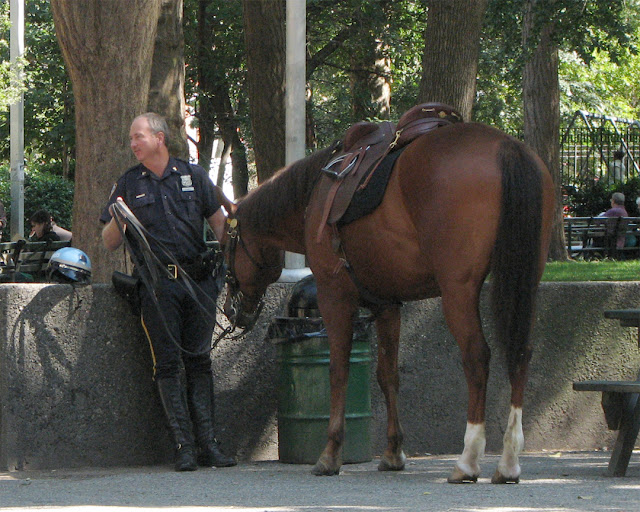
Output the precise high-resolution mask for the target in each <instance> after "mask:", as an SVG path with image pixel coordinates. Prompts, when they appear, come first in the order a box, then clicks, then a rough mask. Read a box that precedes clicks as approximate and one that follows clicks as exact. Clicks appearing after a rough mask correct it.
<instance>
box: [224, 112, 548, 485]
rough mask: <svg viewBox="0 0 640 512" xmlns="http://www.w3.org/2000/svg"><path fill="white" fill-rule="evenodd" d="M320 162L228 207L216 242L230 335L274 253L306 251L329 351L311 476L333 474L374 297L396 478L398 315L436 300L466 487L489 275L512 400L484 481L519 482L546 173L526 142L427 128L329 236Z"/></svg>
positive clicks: (480, 386) (476, 433) (478, 409)
mask: <svg viewBox="0 0 640 512" xmlns="http://www.w3.org/2000/svg"><path fill="white" fill-rule="evenodd" d="M331 156H332V150H331V148H328V149H324V150H320V151H317V152H315V153H314V154H312V155H310V156H309V157H307V158H304V159H302V160H300V161H297V162H295V163H293V164H292V165H290V166H288V167H286V168H284V169H282V170H281V171H280V172H279V173H277V174H276V175H275V176H273V177H272V178H271V179H270V180H268V181H266V182H265V183H264V184H262V185H261V186H259V187H258V188H256V189H255V190H253V191H252V192H251V193H250V194H249V195H248V196H246V198H245V199H243V200H242V201H241V202H240V203H239V204H238V205H237V209H236V208H233V209H234V210H235V213H234V215H233V216H232V217H233V218H230V222H231V226H232V228H231V229H230V231H229V234H230V236H231V240H232V242H233V243H230V244H227V246H228V247H231V246H232V247H233V248H232V250H228V252H227V258H228V260H227V263H228V265H229V268H230V272H229V276H228V278H229V288H228V296H227V302H226V304H225V311H226V313H227V315H228V316H229V318H230V320H231V321H232V322H234V323H235V324H237V325H240V326H241V325H243V324H248V323H250V322H251V321H252V320H253V317H255V312H256V311H257V310H259V308H258V304H259V303H260V301H261V297H262V295H263V294H264V292H265V290H266V288H267V286H268V285H269V284H270V283H272V282H274V281H276V280H277V279H278V277H279V275H280V272H281V268H282V251H283V250H286V251H291V252H296V253H303V254H306V255H307V258H308V261H309V266H310V268H311V270H312V271H313V274H314V275H315V278H316V283H317V293H318V304H319V308H320V311H321V314H322V317H323V319H324V323H325V325H326V329H327V333H328V337H329V344H330V358H331V363H330V375H331V377H330V379H331V383H330V384H331V409H330V421H329V429H328V443H327V445H326V448H325V449H324V451H323V452H322V454H321V455H320V458H319V459H318V461H317V463H316V465H315V466H314V468H313V473H314V474H317V475H334V474H337V473H338V472H339V470H340V466H341V463H342V462H341V448H342V443H343V440H344V428H345V395H346V388H347V377H348V372H349V355H350V350H351V340H352V334H353V330H352V319H353V318H354V316H355V315H356V313H357V310H358V307H359V305H361V304H362V300H363V297H364V298H368V299H369V300H368V304H369V305H371V304H372V301H371V300H370V298H371V297H374V298H376V301H375V303H376V305H375V307H372V311H373V313H374V316H375V323H376V330H377V335H378V366H377V379H378V383H379V385H380V388H381V389H382V392H383V394H384V397H385V400H386V406H387V440H388V444H387V447H386V449H385V451H384V454H383V455H382V457H381V461H380V464H379V468H378V469H379V470H381V471H385V470H401V469H403V468H404V465H405V459H406V457H405V455H404V453H403V450H402V441H403V432H402V428H401V426H400V421H399V419H398V411H397V408H398V406H397V399H398V384H399V382H398V343H399V333H400V309H399V306H400V303H401V301H410V300H419V299H425V298H429V297H438V296H441V297H442V309H443V312H444V316H445V319H446V321H447V325H448V327H449V329H450V331H451V333H452V334H453V336H454V337H455V339H456V341H457V343H458V345H459V347H460V351H461V353H462V361H463V367H464V372H465V376H466V379H467V385H468V390H469V403H468V411H467V428H466V433H465V436H464V450H463V452H462V455H461V456H460V458H459V459H458V461H457V463H456V465H455V468H454V470H453V472H452V474H451V476H450V477H449V482H452V483H461V482H475V481H476V480H477V478H478V475H479V474H480V467H479V464H478V462H479V459H480V458H481V457H482V456H483V454H484V448H485V400H486V390H487V379H488V371H489V358H490V350H489V347H488V345H487V343H486V341H485V338H484V335H483V332H482V326H481V320H480V314H479V306H478V302H479V295H480V290H481V287H482V285H483V283H484V281H485V278H487V275H488V274H489V273H491V276H490V281H491V285H492V290H493V292H492V305H493V313H494V317H495V324H496V330H497V332H496V337H497V339H498V341H499V342H500V343H501V344H503V345H504V346H505V347H506V354H507V359H508V373H509V379H510V382H511V389H512V391H511V410H510V414H509V419H508V423H507V428H506V432H505V434H504V448H503V453H502V457H501V459H500V461H499V463H498V468H497V470H496V472H495V474H494V476H493V479H492V482H494V483H507V482H518V481H519V477H520V465H519V462H518V454H519V453H520V451H521V450H522V448H523V444H524V437H523V433H522V403H523V393H524V387H525V383H526V379H527V370H528V364H529V359H530V355H531V348H530V343H529V335H530V328H531V324H532V322H533V308H534V300H535V295H536V291H537V287H538V283H539V280H540V276H541V274H542V271H543V269H544V265H545V261H546V257H547V251H548V246H549V238H550V226H551V219H552V210H553V203H554V200H553V196H554V192H553V185H552V179H551V176H550V174H549V172H548V170H547V169H546V168H545V166H544V164H543V163H542V162H541V160H540V159H539V158H538V157H537V156H536V155H535V154H534V153H533V152H532V151H531V150H530V149H528V148H527V147H526V146H525V145H524V144H522V143H521V142H519V141H517V140H515V139H514V138H512V137H510V136H508V135H505V134H504V133H502V132H500V131H498V130H496V129H494V128H491V127H489V126H485V125H482V124H476V123H468V124H467V123H458V124H453V125H450V126H446V127H442V128H438V129H436V130H433V131H431V132H429V133H427V134H425V135H422V136H420V137H418V138H417V139H416V140H414V141H413V142H412V143H410V144H409V146H408V147H407V148H406V149H405V151H404V153H402V154H401V156H400V157H399V158H398V160H397V162H396V165H395V167H394V170H393V172H392V174H391V177H390V180H389V183H388V185H387V188H386V191H385V194H384V197H383V199H382V202H381V204H380V205H379V206H378V207H377V208H376V209H375V210H374V211H373V212H372V213H370V214H368V215H366V216H364V217H361V218H360V219H358V220H355V221H353V222H351V223H349V224H346V225H344V226H342V227H340V228H336V229H334V228H333V227H332V226H322V223H323V219H324V218H325V217H324V216H323V210H324V208H325V205H324V203H325V201H324V199H323V198H320V197H318V196H319V194H320V193H319V187H318V186H317V183H318V180H319V176H320V175H321V174H322V173H321V168H322V167H323V166H324V165H325V164H326V163H327V161H328V160H329V159H330V158H331ZM336 240H339V242H340V243H339V246H337V244H336Z"/></svg>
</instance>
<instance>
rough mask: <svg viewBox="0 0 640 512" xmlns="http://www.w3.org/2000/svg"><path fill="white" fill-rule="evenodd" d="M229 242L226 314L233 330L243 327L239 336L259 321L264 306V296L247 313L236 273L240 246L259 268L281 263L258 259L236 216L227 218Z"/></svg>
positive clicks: (264, 268)
mask: <svg viewBox="0 0 640 512" xmlns="http://www.w3.org/2000/svg"><path fill="white" fill-rule="evenodd" d="M227 226H228V228H227V238H228V240H227V243H226V244H225V260H226V261H227V262H228V263H227V274H226V277H225V282H226V283H227V286H228V291H227V293H228V300H229V304H228V310H227V311H225V316H226V317H227V320H229V323H230V324H231V329H232V331H235V330H236V329H241V333H240V334H238V335H237V336H238V337H240V336H242V335H244V334H245V333H247V332H249V331H250V330H251V329H253V327H254V326H255V324H256V322H257V321H258V317H259V316H260V313H261V312H262V308H263V307H264V297H260V299H259V300H258V303H257V305H256V307H255V308H254V310H253V312H251V313H247V312H246V311H245V308H244V307H243V303H244V301H245V299H246V296H245V294H244V293H243V292H242V290H240V281H239V279H238V276H237V275H236V268H235V260H236V253H237V250H238V247H240V248H241V249H242V250H243V251H244V253H245V255H246V256H247V258H248V259H249V261H250V262H251V264H252V265H253V266H254V267H255V268H257V269H258V270H268V269H273V268H276V267H278V268H281V265H280V264H278V265H270V264H264V263H261V262H260V261H258V259H256V258H255V257H254V256H253V255H252V254H251V252H250V251H249V248H248V247H247V245H246V244H245V243H244V240H243V239H242V237H241V236H240V225H239V222H238V219H237V218H236V217H229V218H227Z"/></svg>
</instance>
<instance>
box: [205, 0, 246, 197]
mask: <svg viewBox="0 0 640 512" xmlns="http://www.w3.org/2000/svg"><path fill="white" fill-rule="evenodd" d="M210 3H211V0H199V2H198V49H197V56H198V70H197V73H198V84H199V89H200V94H199V101H198V104H197V105H198V111H197V113H196V115H197V117H198V126H199V136H200V141H199V144H198V148H199V150H201V151H203V152H204V155H202V153H201V158H200V160H201V165H203V166H204V164H206V167H205V168H206V169H209V167H210V164H211V162H210V158H211V150H212V147H213V142H214V139H215V137H216V130H215V125H216V124H217V125H218V129H219V133H218V135H217V136H219V137H221V138H222V141H223V147H224V150H223V152H222V156H221V160H220V166H219V167H218V171H217V173H218V176H217V179H216V183H217V184H218V186H220V187H222V185H223V183H224V171H225V168H226V162H227V159H228V158H229V156H231V162H232V167H233V177H232V181H233V188H234V197H235V198H238V197H242V196H244V195H246V194H247V186H248V174H249V170H248V166H247V159H246V152H245V148H244V145H243V143H242V141H241V140H240V137H239V136H238V133H237V131H238V120H237V118H236V113H235V111H234V109H233V106H232V104H231V98H230V96H229V89H230V86H229V83H228V81H227V79H226V75H225V72H224V71H225V70H223V69H219V66H216V65H215V64H213V65H212V64H211V63H212V62H214V63H215V62H216V50H215V49H214V50H213V53H212V50H211V49H212V48H214V47H215V42H214V38H213V35H214V30H215V26H212V24H211V23H210V17H209V16H207V8H208V6H209V4H210ZM207 160H208V161H207ZM236 181H237V183H236Z"/></svg>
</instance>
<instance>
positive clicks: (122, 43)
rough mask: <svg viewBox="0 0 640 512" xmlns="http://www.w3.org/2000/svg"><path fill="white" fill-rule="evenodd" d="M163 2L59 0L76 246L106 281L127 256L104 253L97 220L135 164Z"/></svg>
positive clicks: (57, 23)
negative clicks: (132, 142) (133, 131)
mask: <svg viewBox="0 0 640 512" xmlns="http://www.w3.org/2000/svg"><path fill="white" fill-rule="evenodd" d="M160 5H161V0H137V1H136V2H120V1H108V0H83V1H82V2H77V1H73V0H52V1H51V7H52V10H53V18H54V23H55V27H56V33H57V37H58V42H59V44H60V47H61V49H62V54H63V56H64V60H65V64H66V67H67V72H68V73H69V76H70V77H71V83H72V86H73V93H74V98H75V109H76V173H75V197H74V205H73V242H74V246H76V247H78V248H80V249H82V250H83V251H85V252H86V253H87V254H88V255H89V258H90V259H91V262H92V267H93V280H94V282H107V281H108V280H110V277H111V273H112V271H113V270H115V269H116V268H122V266H123V265H124V257H122V256H120V254H122V253H119V254H118V255H117V256H116V255H114V254H113V253H109V252H108V251H106V249H104V248H103V246H102V237H101V231H102V226H101V224H100V222H98V217H99V216H100V213H101V211H102V208H103V207H104V205H105V204H106V202H107V200H108V198H109V193H110V191H111V188H112V186H113V184H114V183H115V181H116V180H117V178H118V177H119V176H120V175H121V174H122V173H123V172H124V171H125V170H126V169H127V168H128V167H130V166H131V165H132V164H134V163H135V160H134V158H133V155H132V153H131V150H130V149H129V127H130V125H131V121H132V119H133V118H134V117H135V116H136V115H139V114H141V113H143V112H144V111H145V110H146V106H147V99H148V95H149V80H150V77H151V62H152V58H153V47H154V41H155V36H156V27H157V23H158V16H159V14H160Z"/></svg>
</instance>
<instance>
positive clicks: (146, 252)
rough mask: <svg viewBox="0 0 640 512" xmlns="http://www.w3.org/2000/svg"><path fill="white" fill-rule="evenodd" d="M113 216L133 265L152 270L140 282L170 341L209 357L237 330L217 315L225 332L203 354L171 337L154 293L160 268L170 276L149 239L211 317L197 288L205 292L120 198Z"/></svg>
mask: <svg viewBox="0 0 640 512" xmlns="http://www.w3.org/2000/svg"><path fill="white" fill-rule="evenodd" d="M112 214H113V218H114V219H115V221H116V225H117V227H118V231H119V232H120V236H121V237H122V240H123V241H124V244H125V249H126V250H127V251H128V252H129V254H130V255H131V259H133V261H134V265H135V266H136V267H138V268H142V267H143V266H144V267H146V269H147V270H148V271H149V274H148V275H147V273H146V272H140V279H141V280H142V283H143V285H144V286H145V287H146V288H147V290H148V291H149V295H150V296H151V299H152V301H153V303H154V305H155V307H156V309H157V311H158V314H159V316H160V319H161V320H162V323H163V325H164V327H165V330H166V331H167V334H168V335H169V338H170V339H171V342H172V343H173V344H174V345H175V346H176V347H177V348H178V349H179V350H181V351H182V352H184V353H185V354H189V355H193V356H199V355H202V354H207V353H209V352H211V350H213V349H214V348H215V347H216V346H217V345H218V343H220V341H221V340H222V339H224V338H225V337H226V336H227V335H229V334H230V333H231V332H233V331H234V330H235V328H234V327H226V328H225V327H223V326H222V325H221V324H220V323H219V322H218V321H217V319H216V315H215V313H214V315H213V319H214V322H215V325H216V326H217V327H219V328H220V329H222V332H221V333H220V334H219V335H218V336H217V337H216V339H215V340H214V341H213V342H212V343H211V346H210V347H209V348H208V349H206V350H203V351H201V352H192V351H189V350H186V349H185V348H183V347H182V346H181V345H180V344H179V343H178V342H177V341H176V340H175V339H174V337H173V336H172V335H171V331H170V330H169V329H168V324H167V319H166V317H165V315H164V312H163V311H162V308H161V307H160V306H159V302H158V297H157V295H156V291H155V290H156V286H157V284H158V281H159V278H160V273H159V269H162V271H163V272H165V273H167V274H168V273H169V271H168V269H167V266H166V265H164V264H163V263H162V262H161V261H160V259H159V258H158V257H157V256H156V255H155V254H154V253H153V251H152V250H151V246H150V245H149V239H152V240H154V241H155V242H156V243H157V244H158V247H160V250H161V251H162V253H163V254H164V255H165V256H167V257H168V258H169V259H170V260H171V261H172V262H173V264H174V265H175V267H176V269H177V270H178V275H179V276H180V280H176V282H180V283H182V286H184V288H185V290H186V291H187V293H188V294H189V295H190V296H191V298H192V299H193V300H194V301H195V302H196V304H198V306H199V307H200V309H201V310H202V312H203V313H204V314H205V315H207V316H208V317H209V318H211V313H210V311H209V309H207V308H206V307H205V306H204V305H203V304H202V303H201V302H200V301H199V300H198V297H197V294H196V292H195V290H194V287H195V288H196V289H198V290H199V291H201V292H202V289H201V288H200V287H199V286H198V284H197V283H196V282H195V281H194V280H193V279H192V278H191V277H190V276H189V274H188V273H186V272H185V271H184V269H183V268H182V267H181V266H180V265H179V264H178V262H177V261H176V260H175V258H174V257H173V255H172V254H171V253H170V252H169V251H168V249H166V248H165V247H164V246H163V245H162V243H161V242H160V241H159V240H157V239H156V238H155V237H154V236H153V235H152V234H151V233H149V231H147V229H146V228H145V227H144V226H143V225H142V224H141V223H140V221H139V220H138V219H137V218H136V216H135V215H134V213H133V212H132V211H131V210H130V209H129V207H128V206H127V205H126V203H125V202H124V201H122V200H121V199H118V201H116V202H115V203H113V205H112ZM125 223H126V225H127V226H128V227H129V234H130V235H133V237H134V238H136V240H137V241H138V246H139V248H140V251H141V252H142V256H143V259H144V262H141V261H139V259H138V257H137V256H136V253H135V252H134V251H133V250H132V248H131V242H130V241H129V239H128V238H127V236H126V235H125V230H124V226H125ZM202 295H204V296H205V297H207V298H208V300H209V301H210V302H211V303H212V304H211V305H212V306H213V309H214V311H220V312H222V314H223V315H224V311H222V309H221V308H220V307H219V306H218V304H217V302H214V301H213V300H212V299H211V298H210V297H209V296H208V295H207V294H206V293H202ZM225 316H226V315H225ZM232 339H235V338H232Z"/></svg>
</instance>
